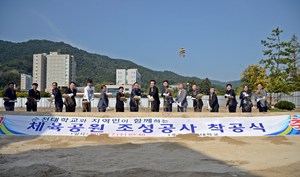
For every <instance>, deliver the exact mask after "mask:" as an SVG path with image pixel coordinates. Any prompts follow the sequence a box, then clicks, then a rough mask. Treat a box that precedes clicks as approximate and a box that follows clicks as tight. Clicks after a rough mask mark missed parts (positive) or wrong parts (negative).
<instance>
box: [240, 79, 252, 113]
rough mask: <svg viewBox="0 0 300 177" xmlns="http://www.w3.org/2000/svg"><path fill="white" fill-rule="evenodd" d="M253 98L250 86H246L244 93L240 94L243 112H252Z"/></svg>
mask: <svg viewBox="0 0 300 177" xmlns="http://www.w3.org/2000/svg"><path fill="white" fill-rule="evenodd" d="M251 96H252V93H251V91H250V90H249V88H248V86H247V85H245V86H244V88H243V91H241V93H240V100H241V105H240V107H242V112H252V107H253V104H252V101H251Z"/></svg>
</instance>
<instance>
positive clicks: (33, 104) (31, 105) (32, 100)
mask: <svg viewBox="0 0 300 177" xmlns="http://www.w3.org/2000/svg"><path fill="white" fill-rule="evenodd" d="M37 88H38V84H37V83H33V84H32V89H30V90H29V91H28V97H27V102H26V110H27V111H28V112H31V111H33V112H35V111H37V102H39V101H40V99H41V95H40V91H38V90H37Z"/></svg>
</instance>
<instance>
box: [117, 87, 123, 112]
mask: <svg viewBox="0 0 300 177" xmlns="http://www.w3.org/2000/svg"><path fill="white" fill-rule="evenodd" d="M123 91H124V87H119V92H118V93H117V96H116V112H124V100H122V99H121V98H125V95H124V93H123Z"/></svg>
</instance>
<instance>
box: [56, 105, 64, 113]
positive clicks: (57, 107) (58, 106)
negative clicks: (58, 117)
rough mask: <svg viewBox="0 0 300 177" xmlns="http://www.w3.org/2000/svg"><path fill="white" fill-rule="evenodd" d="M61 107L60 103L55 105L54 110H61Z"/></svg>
mask: <svg viewBox="0 0 300 177" xmlns="http://www.w3.org/2000/svg"><path fill="white" fill-rule="evenodd" d="M62 108H63V107H62V106H60V105H55V112H62Z"/></svg>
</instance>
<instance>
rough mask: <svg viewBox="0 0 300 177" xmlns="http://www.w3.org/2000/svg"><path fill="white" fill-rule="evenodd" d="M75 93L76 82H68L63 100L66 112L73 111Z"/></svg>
mask: <svg viewBox="0 0 300 177" xmlns="http://www.w3.org/2000/svg"><path fill="white" fill-rule="evenodd" d="M76 94H77V89H76V83H75V82H70V84H69V87H68V88H66V90H65V95H66V97H65V102H64V104H65V105H66V112H75V109H76V100H75V96H76Z"/></svg>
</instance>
